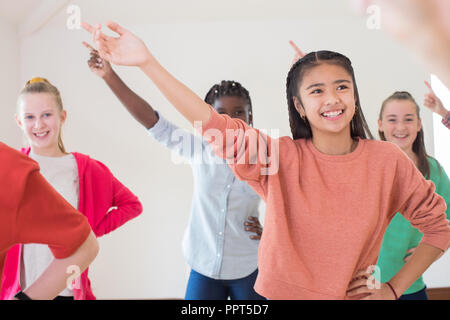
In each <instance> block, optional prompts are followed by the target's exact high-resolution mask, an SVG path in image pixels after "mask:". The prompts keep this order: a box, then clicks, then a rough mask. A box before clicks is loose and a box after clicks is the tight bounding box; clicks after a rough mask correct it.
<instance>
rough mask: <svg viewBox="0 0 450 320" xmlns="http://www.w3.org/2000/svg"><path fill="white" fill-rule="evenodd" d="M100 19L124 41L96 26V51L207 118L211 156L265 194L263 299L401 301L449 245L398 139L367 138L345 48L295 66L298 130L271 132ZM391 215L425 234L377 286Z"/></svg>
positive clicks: (193, 115) (292, 84)
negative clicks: (228, 110) (201, 91)
mask: <svg viewBox="0 0 450 320" xmlns="http://www.w3.org/2000/svg"><path fill="white" fill-rule="evenodd" d="M107 26H108V27H109V28H110V29H111V30H113V31H115V32H116V33H118V34H119V37H118V38H113V37H109V36H106V35H104V34H103V33H102V31H101V26H100V25H99V26H98V27H97V28H96V29H95V30H93V34H94V40H95V42H96V44H97V46H98V50H99V52H100V55H101V56H102V57H103V58H105V59H107V60H109V61H111V62H112V63H115V64H119V65H129V66H130V65H131V66H138V67H139V68H141V70H142V71H143V72H144V73H145V74H146V75H147V76H148V77H149V78H150V79H151V80H152V81H153V82H154V83H155V84H156V85H157V86H158V88H159V89H160V90H161V92H162V93H163V94H164V95H165V96H166V98H167V99H168V100H169V101H170V102H171V103H172V104H173V105H174V106H175V108H176V109H177V110H178V111H179V112H180V113H181V114H182V115H183V116H185V117H186V119H188V120H189V121H191V123H195V122H197V121H201V122H202V127H201V128H200V131H201V132H202V134H203V135H204V136H205V138H206V139H208V141H209V142H210V143H211V146H212V148H213V149H214V150H215V152H216V153H217V154H220V155H221V156H222V157H226V158H227V160H229V162H228V163H229V165H230V166H231V168H232V169H233V171H234V173H235V175H236V176H237V177H238V178H239V179H242V180H244V181H247V182H248V184H249V185H250V186H251V187H252V188H253V189H254V190H255V191H256V192H257V193H258V194H259V195H260V196H261V197H262V198H263V200H265V202H266V218H265V223H264V236H263V237H262V239H261V243H260V247H259V251H258V253H259V256H258V265H259V274H258V278H257V280H256V284H255V290H256V291H257V292H258V293H260V294H261V295H263V296H265V297H267V298H269V299H397V298H398V297H399V296H400V295H402V294H403V292H404V291H405V290H406V289H407V288H408V287H409V286H410V285H411V284H412V283H413V282H414V281H416V279H417V278H418V277H419V276H420V275H421V274H422V273H423V272H424V271H425V270H426V269H427V268H428V267H429V266H430V265H431V263H433V262H434V261H435V259H436V258H438V256H439V255H440V254H441V253H442V252H443V251H446V250H447V248H448V246H449V244H450V227H449V225H448V220H447V219H446V216H445V202H444V200H443V199H442V197H440V196H439V195H437V194H436V193H434V185H433V184H432V183H430V182H429V181H427V180H425V179H424V177H423V176H422V174H421V173H420V172H419V171H418V170H417V168H416V167H415V166H414V164H413V163H412V162H411V161H410V160H409V158H408V157H407V156H406V155H405V154H404V153H403V152H402V151H401V150H400V149H399V148H398V147H397V146H395V145H394V144H391V143H388V142H383V141H375V140H372V139H368V138H371V135H370V132H369V130H368V127H367V124H366V123H365V121H364V115H363V111H362V107H361V103H360V99H359V95H358V90H357V87H356V82H355V75H354V72H353V67H352V65H351V61H350V60H349V59H348V58H347V57H345V56H344V55H342V54H340V53H337V52H331V51H318V52H311V53H309V54H307V55H305V56H304V57H303V58H301V59H300V60H299V61H297V62H296V63H295V64H294V65H293V66H292V68H291V70H290V71H289V74H288V77H287V100H288V108H289V118H290V125H291V131H292V135H293V137H292V138H291V137H281V138H279V139H273V138H271V137H270V136H268V135H266V134H264V133H263V132H261V131H259V130H257V129H255V128H252V127H250V126H249V125H247V124H246V123H245V122H244V121H241V120H239V119H232V118H230V117H228V116H226V115H220V114H218V113H217V112H215V110H214V109H213V108H211V107H210V106H209V105H208V104H206V103H205V102H204V101H203V100H202V99H200V98H199V97H198V96H197V95H195V93H193V92H192V91H191V90H190V89H189V88H187V87H186V86H184V85H183V84H182V83H181V82H179V81H178V80H176V79H175V78H174V77H173V76H172V75H171V74H170V73H169V72H167V71H166V70H165V69H164V68H163V67H162V66H161V65H160V64H159V62H158V61H157V60H156V59H155V58H154V57H153V55H152V54H151V53H150V51H149V49H148V48H147V47H146V46H145V44H144V43H143V42H142V40H140V39H139V38H137V37H136V36H135V35H134V34H132V33H131V32H130V31H128V30H126V29H124V28H123V27H121V26H119V25H118V24H116V23H113V22H107ZM229 131H232V132H233V131H234V133H235V135H232V137H233V139H231V140H230V141H229V140H227V141H226V143H222V141H221V139H217V136H218V135H217V132H220V133H222V135H223V136H225V135H226V133H228V132H229ZM212 132H214V134H212ZM229 136H230V135H229ZM255 137H256V138H255ZM273 140H277V141H278V144H277V143H275V144H274V143H273ZM260 153H263V154H268V155H270V156H274V155H275V158H278V163H277V165H278V167H277V168H278V169H277V170H275V171H273V170H272V171H270V174H267V171H266V170H264V169H266V167H267V166H270V165H272V163H267V162H265V161H263V160H264V158H263V159H260V158H258V157H257V156H255V154H260ZM255 159H257V161H256V162H255V161H252V160H255ZM396 212H401V213H402V214H403V216H404V217H405V218H406V219H407V220H409V221H410V223H411V224H412V225H413V226H414V227H416V228H417V229H419V230H420V231H421V232H422V233H423V235H424V236H423V238H422V240H421V243H420V244H419V245H418V247H417V248H416V250H415V252H414V254H413V255H412V257H411V259H410V260H409V261H408V262H407V263H406V264H405V265H404V266H403V267H402V268H401V269H400V270H399V271H398V272H397V273H396V274H395V275H394V276H393V277H392V278H391V279H390V280H389V281H388V282H386V283H377V282H373V276H372V272H373V271H374V266H375V264H376V261H377V257H378V252H379V249H380V246H381V242H382V238H383V234H384V232H385V230H386V227H387V225H388V224H389V222H390V220H391V219H392V218H393V216H394V214H395V213H396Z"/></svg>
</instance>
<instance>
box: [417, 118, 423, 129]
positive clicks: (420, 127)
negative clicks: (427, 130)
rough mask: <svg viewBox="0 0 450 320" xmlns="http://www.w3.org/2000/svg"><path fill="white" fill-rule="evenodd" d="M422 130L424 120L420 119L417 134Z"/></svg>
mask: <svg viewBox="0 0 450 320" xmlns="http://www.w3.org/2000/svg"><path fill="white" fill-rule="evenodd" d="M420 130H422V119H418V121H417V132H419V131H420Z"/></svg>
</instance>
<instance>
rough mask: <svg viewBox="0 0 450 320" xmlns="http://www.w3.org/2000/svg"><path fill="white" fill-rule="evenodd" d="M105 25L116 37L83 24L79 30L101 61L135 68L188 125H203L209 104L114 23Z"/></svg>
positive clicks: (98, 28)
mask: <svg viewBox="0 0 450 320" xmlns="http://www.w3.org/2000/svg"><path fill="white" fill-rule="evenodd" d="M106 25H107V26H108V28H110V29H111V30H112V31H114V32H116V33H117V34H118V35H119V37H118V38H114V37H109V36H106V35H104V34H103V33H102V31H101V26H99V25H98V26H96V27H95V28H92V29H90V28H89V27H88V26H87V24H85V23H83V28H84V29H86V30H87V31H89V32H90V33H91V34H93V36H94V41H95V43H96V45H97V47H98V51H99V54H100V56H101V57H102V58H103V59H105V60H108V61H110V62H112V63H114V64H117V65H126V66H137V67H139V68H140V69H141V70H142V71H143V72H144V73H145V74H146V75H147V76H148V77H149V78H150V79H151V80H152V81H153V82H154V83H155V85H156V86H157V87H158V88H159V90H160V91H161V92H162V93H163V95H164V96H165V97H166V98H167V99H168V100H169V102H170V103H171V104H172V105H173V106H174V107H175V108H176V109H177V110H178V111H179V112H180V113H181V114H182V115H183V116H184V117H185V118H186V119H187V120H189V121H190V122H191V123H192V124H194V122H196V121H201V122H202V123H205V122H207V121H208V120H209V118H210V112H211V111H210V107H209V105H208V104H207V103H205V102H204V101H203V100H202V99H201V98H200V97H199V96H197V95H196V94H195V93H194V92H192V91H191V90H190V89H189V88H188V87H186V86H185V85H184V84H182V83H181V82H180V81H178V80H177V79H175V78H174V77H173V76H172V75H171V74H170V73H169V72H168V71H167V70H166V69H164V68H163V67H162V66H161V65H160V64H159V62H158V61H157V60H156V59H155V58H154V57H153V55H152V54H151V53H150V51H149V50H148V48H147V47H146V46H145V44H144V42H143V41H142V40H141V39H139V38H138V37H136V36H135V35H134V34H133V33H131V32H130V31H128V30H126V29H125V28H123V27H121V26H119V25H118V24H117V23H115V22H107V23H106Z"/></svg>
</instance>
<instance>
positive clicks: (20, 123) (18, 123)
mask: <svg viewBox="0 0 450 320" xmlns="http://www.w3.org/2000/svg"><path fill="white" fill-rule="evenodd" d="M14 118H15V119H16V123H17V125H18V126H19V128H22V129H23V123H22V121H21V120H20V119H19V116H18V115H17V113H16V114H15V115H14Z"/></svg>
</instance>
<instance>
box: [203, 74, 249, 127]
mask: <svg viewBox="0 0 450 320" xmlns="http://www.w3.org/2000/svg"><path fill="white" fill-rule="evenodd" d="M222 97H238V98H242V99H244V100H245V101H246V102H247V103H248V105H249V115H250V125H253V123H252V122H253V121H252V119H253V116H252V114H253V110H252V100H251V99H250V94H249V92H248V90H247V89H245V88H244V87H243V86H242V85H241V84H240V83H239V82H236V81H231V80H222V81H221V82H220V84H215V85H213V86H212V88H211V89H209V91H208V93H207V94H206V97H205V102H206V103H207V104H209V105H211V106H212V105H214V103H215V102H216V100H217V99H220V98H222Z"/></svg>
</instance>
